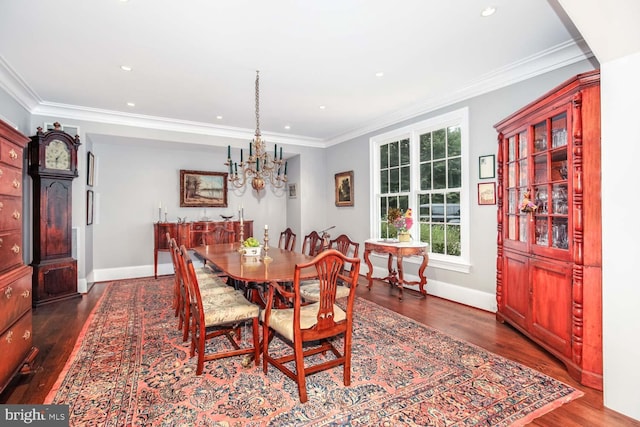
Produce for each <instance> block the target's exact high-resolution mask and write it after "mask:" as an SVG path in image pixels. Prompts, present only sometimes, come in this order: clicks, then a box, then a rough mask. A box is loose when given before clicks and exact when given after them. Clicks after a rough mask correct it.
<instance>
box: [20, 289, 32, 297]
mask: <svg viewBox="0 0 640 427" xmlns="http://www.w3.org/2000/svg"><path fill="white" fill-rule="evenodd" d="M20 295H22V298H29V296H30V295H31V291H29V289H25V290H24V292H22V293H21V294H20Z"/></svg>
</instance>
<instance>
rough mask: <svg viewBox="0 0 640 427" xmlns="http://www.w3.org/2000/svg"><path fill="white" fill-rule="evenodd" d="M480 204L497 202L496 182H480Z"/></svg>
mask: <svg viewBox="0 0 640 427" xmlns="http://www.w3.org/2000/svg"><path fill="white" fill-rule="evenodd" d="M478 204H479V205H495V204H496V183H495V182H481V183H479V184H478Z"/></svg>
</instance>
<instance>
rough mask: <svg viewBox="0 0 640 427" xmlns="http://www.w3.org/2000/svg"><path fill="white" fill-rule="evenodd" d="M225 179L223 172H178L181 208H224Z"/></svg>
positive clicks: (225, 198)
mask: <svg viewBox="0 0 640 427" xmlns="http://www.w3.org/2000/svg"><path fill="white" fill-rule="evenodd" d="M227 177H228V174H227V173H224V172H205V171H193V170H183V169H181V170H180V207H181V208H226V207H227Z"/></svg>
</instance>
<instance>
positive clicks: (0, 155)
mask: <svg viewBox="0 0 640 427" xmlns="http://www.w3.org/2000/svg"><path fill="white" fill-rule="evenodd" d="M3 163H4V164H5V165H11V166H13V167H16V168H18V169H20V168H22V148H20V147H18V146H17V145H15V144H12V143H10V142H8V141H7V140H6V139H4V138H2V137H0V165H1V164H3ZM0 167H1V166H0Z"/></svg>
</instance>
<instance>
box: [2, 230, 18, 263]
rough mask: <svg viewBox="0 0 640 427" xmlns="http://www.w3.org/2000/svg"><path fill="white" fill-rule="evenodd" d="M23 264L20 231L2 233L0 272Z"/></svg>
mask: <svg viewBox="0 0 640 427" xmlns="http://www.w3.org/2000/svg"><path fill="white" fill-rule="evenodd" d="M21 263H22V233H20V230H14V231H4V232H3V231H0V271H3V270H5V269H6V268H9V267H12V266H14V265H18V264H21Z"/></svg>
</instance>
